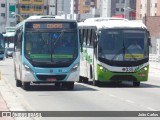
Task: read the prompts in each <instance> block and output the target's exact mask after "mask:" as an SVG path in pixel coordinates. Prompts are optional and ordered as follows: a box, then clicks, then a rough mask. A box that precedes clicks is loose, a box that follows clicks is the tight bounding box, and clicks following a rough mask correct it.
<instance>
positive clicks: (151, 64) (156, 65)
mask: <svg viewBox="0 0 160 120" xmlns="http://www.w3.org/2000/svg"><path fill="white" fill-rule="evenodd" d="M149 67H150V68H154V69H157V70H160V62H151V61H150V62H149Z"/></svg>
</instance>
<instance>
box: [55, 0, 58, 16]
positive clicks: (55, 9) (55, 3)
mask: <svg viewBox="0 0 160 120" xmlns="http://www.w3.org/2000/svg"><path fill="white" fill-rule="evenodd" d="M57 7H58V5H57V0H56V1H55V15H57Z"/></svg>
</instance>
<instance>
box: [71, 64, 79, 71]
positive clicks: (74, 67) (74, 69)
mask: <svg viewBox="0 0 160 120" xmlns="http://www.w3.org/2000/svg"><path fill="white" fill-rule="evenodd" d="M78 68H79V64H75V65H74V66H73V68H72V69H71V72H75V71H77V69H78Z"/></svg>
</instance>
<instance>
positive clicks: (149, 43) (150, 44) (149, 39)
mask: <svg viewBox="0 0 160 120" xmlns="http://www.w3.org/2000/svg"><path fill="white" fill-rule="evenodd" d="M148 45H149V46H151V47H152V43H151V38H150V37H149V38H148Z"/></svg>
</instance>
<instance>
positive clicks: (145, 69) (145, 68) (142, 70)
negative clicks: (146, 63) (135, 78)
mask: <svg viewBox="0 0 160 120" xmlns="http://www.w3.org/2000/svg"><path fill="white" fill-rule="evenodd" d="M147 70H148V68H147V67H144V68H142V69H141V70H140V72H144V71H147Z"/></svg>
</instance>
